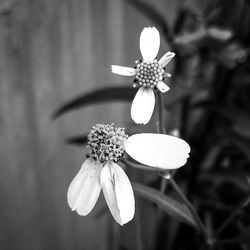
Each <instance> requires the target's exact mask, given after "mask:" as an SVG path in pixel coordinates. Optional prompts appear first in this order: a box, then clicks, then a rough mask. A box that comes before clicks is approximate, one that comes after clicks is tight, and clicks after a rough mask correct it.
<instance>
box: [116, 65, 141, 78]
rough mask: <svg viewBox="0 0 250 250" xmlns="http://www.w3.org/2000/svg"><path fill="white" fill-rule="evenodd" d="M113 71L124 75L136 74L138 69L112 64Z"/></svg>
mask: <svg viewBox="0 0 250 250" xmlns="http://www.w3.org/2000/svg"><path fill="white" fill-rule="evenodd" d="M111 71H112V72H113V73H114V74H118V75H122V76H134V75H135V74H136V70H135V69H134V68H129V67H123V66H117V65H111Z"/></svg>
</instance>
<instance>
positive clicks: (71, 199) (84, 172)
mask: <svg viewBox="0 0 250 250" xmlns="http://www.w3.org/2000/svg"><path fill="white" fill-rule="evenodd" d="M101 169H102V166H101V164H99V163H96V162H95V161H94V160H92V159H87V160H86V161H85V162H84V163H83V165H82V167H81V169H80V171H79V172H78V174H77V175H76V177H75V178H74V179H73V181H72V182H71V184H70V186H69V189H68V194H67V199H68V204H69V206H70V208H71V209H72V210H73V211H74V210H76V211H77V213H78V214H79V215H87V214H88V213H89V212H90V211H91V210H92V209H93V207H94V206H95V203H96V201H97V199H98V197H99V194H100V191H101V186H100V183H99V179H100V174H101Z"/></svg>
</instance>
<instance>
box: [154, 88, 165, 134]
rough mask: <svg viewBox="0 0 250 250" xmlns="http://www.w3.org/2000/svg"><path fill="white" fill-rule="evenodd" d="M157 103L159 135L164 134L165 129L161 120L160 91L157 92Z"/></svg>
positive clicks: (161, 103) (161, 101)
mask: <svg viewBox="0 0 250 250" xmlns="http://www.w3.org/2000/svg"><path fill="white" fill-rule="evenodd" d="M156 93H157V102H158V122H157V125H158V131H159V134H166V131H165V127H164V119H163V108H164V105H163V100H162V95H161V92H160V91H157V92H156Z"/></svg>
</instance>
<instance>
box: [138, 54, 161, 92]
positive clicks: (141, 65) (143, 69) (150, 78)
mask: <svg viewBox="0 0 250 250" xmlns="http://www.w3.org/2000/svg"><path fill="white" fill-rule="evenodd" d="M135 63H136V75H135V82H134V87H137V86H138V85H139V86H143V87H147V88H152V89H153V88H156V86H157V84H158V82H160V81H162V80H163V74H164V69H163V68H161V67H160V65H159V63H158V61H157V60H156V59H155V60H154V61H153V62H143V61H136V62H135Z"/></svg>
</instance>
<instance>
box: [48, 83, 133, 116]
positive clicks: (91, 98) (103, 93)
mask: <svg viewBox="0 0 250 250" xmlns="http://www.w3.org/2000/svg"><path fill="white" fill-rule="evenodd" d="M135 93H136V89H134V88H132V87H131V85H128V86H120V87H113V86H111V87H107V88H103V89H96V90H94V91H91V92H89V93H86V94H83V95H80V96H78V97H76V98H74V99H72V100H70V101H69V102H67V103H65V104H63V105H62V106H61V107H59V108H58V109H57V110H56V111H55V112H54V114H53V115H52V118H53V119H56V118H57V117H59V116H61V115H63V114H65V113H67V112H69V111H72V110H75V109H79V108H82V107H84V106H87V105H90V104H96V103H101V102H110V101H131V100H132V99H133V98H134V96H135Z"/></svg>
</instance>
